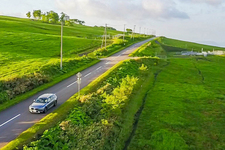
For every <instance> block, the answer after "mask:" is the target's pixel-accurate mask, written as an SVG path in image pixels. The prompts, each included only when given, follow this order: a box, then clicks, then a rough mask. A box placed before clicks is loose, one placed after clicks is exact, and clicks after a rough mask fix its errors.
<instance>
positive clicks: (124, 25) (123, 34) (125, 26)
mask: <svg viewBox="0 0 225 150" xmlns="http://www.w3.org/2000/svg"><path fill="white" fill-rule="evenodd" d="M125 28H126V24H124V31H123V41H124V36H125Z"/></svg>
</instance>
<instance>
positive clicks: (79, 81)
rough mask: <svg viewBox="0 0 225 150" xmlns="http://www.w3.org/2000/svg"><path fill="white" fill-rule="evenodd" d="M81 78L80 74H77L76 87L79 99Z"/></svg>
mask: <svg viewBox="0 0 225 150" xmlns="http://www.w3.org/2000/svg"><path fill="white" fill-rule="evenodd" d="M81 76H82V74H81V73H80V72H78V73H77V85H78V96H79V97H80V85H81Z"/></svg>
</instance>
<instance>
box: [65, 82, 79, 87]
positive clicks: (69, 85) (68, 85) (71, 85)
mask: <svg viewBox="0 0 225 150" xmlns="http://www.w3.org/2000/svg"><path fill="white" fill-rule="evenodd" d="M75 83H77V81H75V82H73V83H71V84H70V85H68V86H67V87H70V86H72V85H74V84H75Z"/></svg>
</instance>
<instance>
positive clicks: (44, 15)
mask: <svg viewBox="0 0 225 150" xmlns="http://www.w3.org/2000/svg"><path fill="white" fill-rule="evenodd" d="M41 20H42V21H43V22H48V20H47V15H46V14H45V13H43V14H41Z"/></svg>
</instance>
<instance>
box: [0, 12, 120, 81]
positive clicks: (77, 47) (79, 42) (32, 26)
mask: <svg viewBox="0 0 225 150" xmlns="http://www.w3.org/2000/svg"><path fill="white" fill-rule="evenodd" d="M0 23H1V26H0V31H1V35H0V41H1V47H0V67H1V72H0V78H1V77H5V78H7V77H8V76H13V74H21V73H22V74H24V72H29V71H30V70H32V69H35V68H40V67H41V66H43V65H46V64H47V63H52V61H53V62H55V61H57V60H58V59H59V56H60V30H61V28H60V25H52V24H47V23H42V22H39V21H32V20H29V19H20V18H13V17H5V16H0ZM109 33H110V34H111V35H114V34H118V33H120V32H118V31H112V30H111V31H109ZM102 34H103V29H101V28H93V27H87V26H81V25H76V26H74V27H68V26H65V27H64V40H63V55H64V60H65V61H66V59H68V58H74V57H75V56H76V55H75V54H77V53H79V52H82V51H85V50H88V49H94V48H97V47H99V46H100V45H101V39H96V38H97V36H100V35H102Z"/></svg>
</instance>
